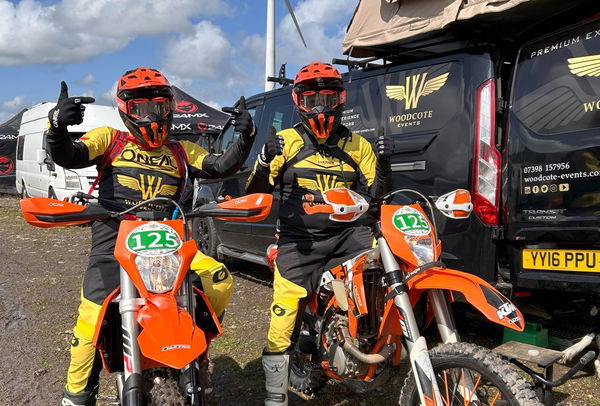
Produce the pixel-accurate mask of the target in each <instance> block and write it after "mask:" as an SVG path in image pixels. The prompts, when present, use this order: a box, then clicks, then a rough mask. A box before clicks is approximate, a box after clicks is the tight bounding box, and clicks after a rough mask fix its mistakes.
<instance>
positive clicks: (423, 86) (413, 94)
mask: <svg viewBox="0 0 600 406" xmlns="http://www.w3.org/2000/svg"><path fill="white" fill-rule="evenodd" d="M449 74H450V72H447V73H444V74H443V75H439V76H436V77H433V78H431V79H427V72H425V73H423V74H422V75H421V74H418V75H412V76H407V77H406V82H405V84H404V85H389V86H386V87H385V95H386V96H387V97H389V98H390V99H395V100H406V109H407V110H410V109H414V108H416V107H417V103H419V99H420V98H421V96H427V95H429V94H431V93H433V92H435V91H437V90H439V89H440V88H441V87H442V86H444V85H445V84H446V81H447V80H448V75H449Z"/></svg>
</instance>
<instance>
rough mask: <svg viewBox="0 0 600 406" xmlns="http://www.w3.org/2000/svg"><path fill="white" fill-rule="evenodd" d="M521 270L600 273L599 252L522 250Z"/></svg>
mask: <svg viewBox="0 0 600 406" xmlns="http://www.w3.org/2000/svg"><path fill="white" fill-rule="evenodd" d="M522 259H523V268H525V269H545V270H549V271H575V272H600V251H587V250H539V249H524V250H523V253H522Z"/></svg>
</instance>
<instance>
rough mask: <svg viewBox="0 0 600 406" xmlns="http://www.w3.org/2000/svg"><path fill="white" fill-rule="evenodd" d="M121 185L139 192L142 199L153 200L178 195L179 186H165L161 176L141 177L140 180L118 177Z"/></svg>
mask: <svg viewBox="0 0 600 406" xmlns="http://www.w3.org/2000/svg"><path fill="white" fill-rule="evenodd" d="M117 181H118V182H119V184H121V185H123V186H125V187H127V188H129V189H133V190H139V191H140V192H141V194H142V199H144V200H146V199H153V198H155V197H156V196H157V195H168V196H173V195H174V194H175V193H177V186H173V185H163V184H162V178H161V177H159V176H148V175H143V174H141V175H140V179H139V180H138V179H137V178H134V177H131V176H126V175H117Z"/></svg>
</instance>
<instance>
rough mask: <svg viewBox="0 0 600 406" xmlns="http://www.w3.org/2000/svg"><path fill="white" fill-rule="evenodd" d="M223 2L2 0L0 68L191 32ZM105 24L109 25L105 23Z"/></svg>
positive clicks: (79, 57) (76, 58)
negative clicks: (195, 19)
mask: <svg viewBox="0 0 600 406" xmlns="http://www.w3.org/2000/svg"><path fill="white" fill-rule="evenodd" d="M230 12H231V10H230V8H229V6H227V4H225V3H224V2H223V0H162V1H155V0H137V1H136V2H130V1H120V0H63V1H62V2H59V3H56V4H52V5H46V3H45V2H41V1H36V0H22V1H21V2H19V3H17V4H13V3H11V2H10V1H8V0H0V66H1V65H4V66H18V65H22V64H51V63H71V62H81V61H85V60H88V59H90V58H92V57H94V56H97V55H101V54H106V53H112V52H115V51H117V50H120V49H122V48H124V47H125V46H126V45H127V44H128V43H129V41H131V40H132V39H133V38H135V37H137V36H146V35H158V34H164V33H169V32H175V31H182V30H183V31H185V30H191V29H193V26H192V24H191V23H190V22H189V19H190V18H192V17H197V16H198V15H205V16H207V15H227V14H229V13H230ZM107 22H108V24H107Z"/></svg>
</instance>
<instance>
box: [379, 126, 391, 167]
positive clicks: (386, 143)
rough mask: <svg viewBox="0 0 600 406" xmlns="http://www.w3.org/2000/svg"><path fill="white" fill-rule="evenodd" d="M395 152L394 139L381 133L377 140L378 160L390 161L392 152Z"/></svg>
mask: <svg viewBox="0 0 600 406" xmlns="http://www.w3.org/2000/svg"><path fill="white" fill-rule="evenodd" d="M393 153H394V140H393V139H392V138H391V137H386V136H384V135H383V133H380V134H379V136H378V137H377V140H376V141H375V155H376V156H377V161H378V162H382V163H389V162H390V158H391V156H392V154H393Z"/></svg>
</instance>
